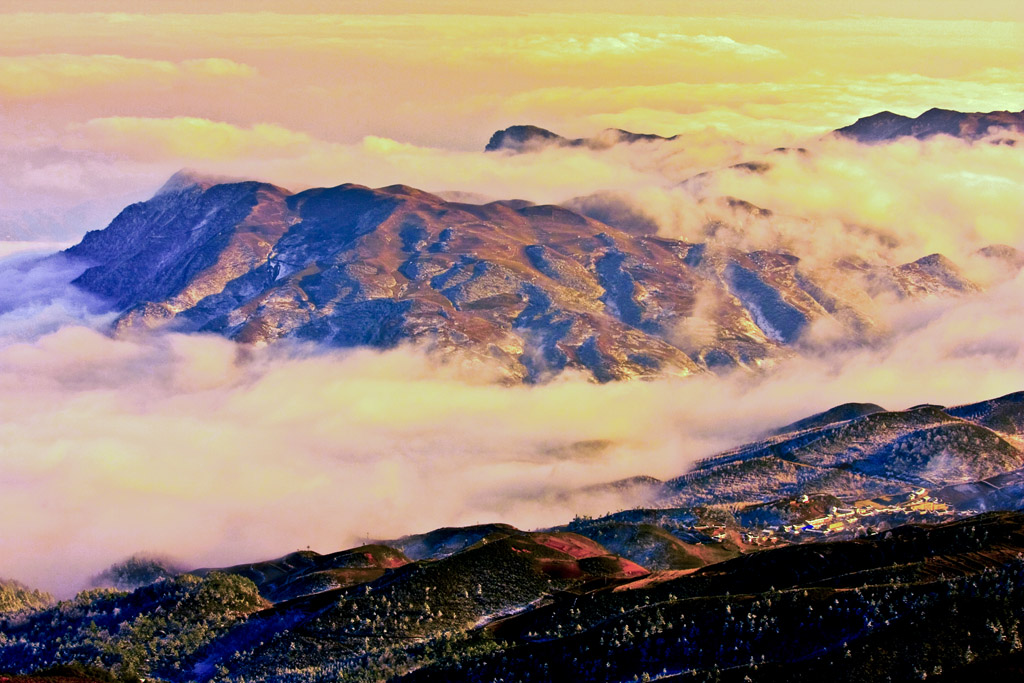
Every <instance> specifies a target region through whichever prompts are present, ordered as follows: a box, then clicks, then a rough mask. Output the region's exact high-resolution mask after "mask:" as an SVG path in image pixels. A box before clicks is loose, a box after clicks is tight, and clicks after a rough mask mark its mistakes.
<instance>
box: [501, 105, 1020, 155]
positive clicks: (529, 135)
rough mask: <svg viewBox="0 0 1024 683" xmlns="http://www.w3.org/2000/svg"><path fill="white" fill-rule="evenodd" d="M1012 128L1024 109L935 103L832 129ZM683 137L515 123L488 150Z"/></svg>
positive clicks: (863, 137) (902, 132)
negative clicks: (564, 131)
mask: <svg viewBox="0 0 1024 683" xmlns="http://www.w3.org/2000/svg"><path fill="white" fill-rule="evenodd" d="M1007 133H1011V134H1012V133H1017V134H1019V133H1024V111H1019V112H1012V111H992V112H986V113H982V112H960V111H954V110H951V109H939V108H937V107H936V108H932V109H929V110H928V111H926V112H924V113H922V114H921V115H919V116H917V117H911V116H903V115H901V114H894V113H892V112H891V111H883V112H879V113H877V114H872V115H871V116H865V117H863V118H860V119H857V121H856V122H854V123H852V124H850V125H849V126H844V127H843V128H839V129H837V130H835V131H833V133H832V134H834V135H838V136H840V137H845V138H850V139H852V140H856V141H857V142H860V143H864V144H874V143H882V142H891V141H893V140H898V139H900V138H904V137H914V138H917V139H919V140H925V139H928V138H931V137H934V136H936V135H947V136H950V137H954V138H960V139H961V140H967V141H975V140H980V139H982V138H986V137H993V138H994V139H995V141H996V142H998V143H1000V144H1009V145H1013V144H1015V141H1014V140H1013V139H1012V138H1008V137H999V136H1000V134H1003V135H1005V134H1007ZM678 138H679V136H678V135H673V136H670V137H663V136H660V135H653V134H650V133H632V132H630V131H628V130H622V129H619V128H608V129H606V130H604V131H602V132H601V133H599V134H598V135H596V136H594V137H590V138H566V137H564V136H562V135H559V134H557V133H554V132H552V131H550V130H547V129H545V128H541V127H539V126H532V125H515V126H510V127H508V128H505V129H502V130H499V131H497V132H495V133H494V135H492V136H491V139H490V140H489V141H488V142H487V146H486V147H485V148H484V151H487V152H499V151H507V152H514V153H523V152H535V151H538V150H540V149H543V148H545V147H585V148H588V149H607V148H608V147H612V146H614V145H618V144H623V143H625V144H633V143H636V142H664V141H668V140H676V139H678Z"/></svg>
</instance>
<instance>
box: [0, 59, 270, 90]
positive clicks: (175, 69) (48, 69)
mask: <svg viewBox="0 0 1024 683" xmlns="http://www.w3.org/2000/svg"><path fill="white" fill-rule="evenodd" d="M255 73H256V70H255V69H253V68H252V67H251V66H248V65H246V64H240V63H238V62H234V61H232V60H230V59H222V58H207V59H189V60H185V61H182V62H169V61H164V60H158V59H143V58H138V57H124V56H121V55H73V54H42V55H27V56H20V57H0V96H8V97H17V98H28V97H39V96H53V95H56V94H61V93H68V92H77V91H82V90H87V89H89V88H94V87H96V86H99V85H111V84H125V83H126V82H132V81H142V82H156V83H159V84H171V83H174V82H176V81H180V80H182V79H185V78H189V77H193V78H248V77H251V76H253V75H254V74H255Z"/></svg>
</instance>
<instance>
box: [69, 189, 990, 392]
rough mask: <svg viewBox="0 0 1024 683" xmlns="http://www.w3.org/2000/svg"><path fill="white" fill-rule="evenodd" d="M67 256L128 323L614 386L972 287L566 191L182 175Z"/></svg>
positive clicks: (930, 269)
mask: <svg viewBox="0 0 1024 683" xmlns="http://www.w3.org/2000/svg"><path fill="white" fill-rule="evenodd" d="M740 208H742V207H740ZM751 210H756V209H751ZM64 256H65V257H70V258H73V259H79V260H81V261H82V262H84V263H85V264H88V265H89V267H88V268H87V269H86V270H85V271H84V272H83V273H82V275H81V276H80V277H78V278H77V279H76V280H75V282H74V284H75V285H77V286H78V287H80V288H82V289H85V290H87V291H89V292H91V293H93V294H96V295H98V296H100V297H103V298H105V299H106V300H107V301H109V302H110V303H111V305H112V306H113V307H114V309H115V310H116V311H118V312H119V313H120V316H119V318H118V320H117V327H118V329H121V330H125V329H129V328H134V327H144V328H147V327H155V326H164V325H168V326H170V327H171V328H173V329H177V330H181V331H204V332H216V333H219V334H223V335H225V336H228V337H230V338H232V339H236V340H238V341H240V342H262V341H274V340H276V339H282V338H289V339H296V340H304V341H313V342H318V343H323V344H326V345H329V346H335V347H350V346H373V347H377V348H389V347H393V346H395V345H397V344H399V343H401V342H405V341H411V342H415V343H419V344H422V345H425V346H427V347H429V348H432V349H435V350H438V351H440V352H443V353H447V352H451V351H459V352H463V353H467V354H469V355H475V356H477V357H481V358H486V359H488V361H489V362H492V363H494V364H496V365H497V366H499V367H501V368H504V370H505V372H506V373H507V376H508V377H509V378H510V379H512V380H517V381H518V380H525V381H531V382H532V381H543V380H544V379H546V378H549V377H552V376H554V375H556V374H558V373H560V372H561V371H562V370H564V369H566V368H578V369H581V370H584V371H586V372H589V373H590V374H592V375H593V376H594V377H595V378H596V379H598V380H601V381H608V380H613V379H625V378H629V377H636V376H643V375H653V374H659V373H663V372H669V373H675V374H684V375H685V374H692V373H695V372H702V371H705V370H708V369H717V368H722V367H756V366H758V365H760V364H762V363H764V362H765V361H770V360H771V359H772V358H775V357H778V356H779V355H780V354H782V355H786V354H789V353H791V350H790V347H791V346H792V344H794V343H795V342H796V341H797V340H798V339H799V337H800V335H801V333H802V332H803V330H804V329H806V328H807V327H808V326H809V325H810V324H811V323H812V322H813V321H814V320H817V319H820V318H825V317H827V318H832V319H834V320H835V321H836V322H838V323H839V324H840V325H842V326H843V327H844V328H846V329H847V330H848V331H849V333H850V335H851V339H865V338H869V337H870V336H871V335H872V334H874V332H873V330H874V323H873V322H872V321H871V319H870V317H869V316H867V315H865V314H864V313H862V312H860V311H859V310H858V304H857V301H858V300H862V299H863V298H864V297H868V298H870V297H873V296H877V295H878V294H880V293H887V294H888V295H894V296H896V297H899V298H907V297H917V296H922V295H942V296H946V295H959V294H965V293H969V292H973V291H976V290H977V286H976V285H974V284H973V283H972V282H970V281H969V280H967V279H966V278H965V277H964V276H963V275H962V274H961V273H960V272H959V271H958V269H957V267H956V266H955V265H954V264H953V263H952V262H950V261H949V260H948V259H946V258H945V257H942V256H940V255H938V254H935V255H931V256H927V257H924V258H922V259H919V260H918V261H915V262H912V263H908V264H904V265H901V266H887V265H884V264H874V265H873V264H868V263H861V262H856V263H855V262H851V261H844V262H840V263H837V264H836V265H835V267H836V268H838V269H840V270H841V271H844V272H845V273H846V274H847V275H848V278H847V279H848V280H849V282H850V283H860V285H859V286H860V287H861V291H860V292H855V291H853V292H852V294H851V290H850V288H849V286H847V288H846V291H845V292H842V293H840V292H837V291H832V290H831V287H830V286H829V285H828V284H826V283H825V282H824V281H818V280H817V279H816V277H815V276H814V274H813V273H809V272H804V271H803V270H802V269H800V268H799V264H800V260H799V258H797V257H796V256H793V255H791V254H787V253H782V252H769V251H757V252H750V253H744V252H741V251H739V250H736V249H732V248H726V247H718V246H716V245H714V244H711V243H697V244H694V243H686V242H681V241H678V240H672V239H666V238H662V237H658V236H657V235H647V234H640V235H637V234H632V233H627V232H623V231H620V230H618V229H616V228H614V227H612V226H610V225H607V224H604V223H601V222H599V221H597V220H594V219H591V218H587V217H585V216H582V215H580V214H578V213H575V212H573V211H570V210H568V209H565V208H563V207H559V206H536V205H533V204H530V203H529V202H517V201H497V202H492V203H489V204H485V205H475V204H464V203H457V202H448V201H445V200H443V199H441V198H440V197H437V196H435V195H432V194H429V193H426V192H422V191H420V190H416V189H414V188H410V187H405V186H391V187H384V188H379V189H370V188H367V187H362V186H359V185H339V186H337V187H333V188H318V189H312V190H306V191H305V192H300V193H298V194H293V193H291V192H289V191H287V190H285V189H283V188H280V187H276V186H274V185H270V184H266V183H259V182H254V181H246V182H231V183H217V182H216V181H213V180H210V179H207V178H198V179H196V180H195V181H194V182H193V181H192V179H191V177H190V176H189V175H188V174H179V175H178V176H176V177H175V178H173V179H172V180H171V181H169V182H168V184H167V185H165V187H164V189H162V190H161V191H160V192H158V193H157V194H156V195H155V196H154V197H153V198H152V199H150V200H149V201H146V202H142V203H139V204H134V205H132V206H129V207H127V208H126V209H125V210H124V211H122V212H121V214H120V215H118V216H117V218H115V219H114V221H113V222H112V223H111V224H110V226H108V227H107V228H106V229H104V230H99V231H93V232H90V233H88V234H87V235H86V236H85V237H84V238H83V239H82V241H81V242H80V243H79V244H77V245H75V246H73V247H71V248H69V249H68V250H66V251H65V252H64ZM698 295H700V297H701V301H702V306H701V307H700V308H698ZM851 296H852V298H851ZM709 301H710V302H712V305H711V306H710V308H709V306H708V302H709Z"/></svg>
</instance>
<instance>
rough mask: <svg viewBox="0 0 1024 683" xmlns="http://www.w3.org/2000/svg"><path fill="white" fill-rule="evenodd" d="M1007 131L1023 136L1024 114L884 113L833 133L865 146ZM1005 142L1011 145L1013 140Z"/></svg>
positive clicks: (968, 137) (930, 111)
mask: <svg viewBox="0 0 1024 683" xmlns="http://www.w3.org/2000/svg"><path fill="white" fill-rule="evenodd" d="M1007 132H1017V133H1024V111H1020V112H1011V111H993V112H988V113H963V112H958V111H951V110H948V109H929V110H928V111H926V112H925V113H923V114H921V115H920V116H918V117H917V118H911V117H909V116H900V115H899V114H894V113H892V112H891V111H883V112H879V113H878V114H874V115H872V116H867V117H865V118H862V119H858V120H857V122H856V123H853V124H851V125H849V126H846V127H845V128H840V129H839V130H837V131H836V133H837V134H838V135H841V136H843V137H848V138H853V139H854V140H856V141H857V142H864V143H874V142H888V141H890V140H896V139H898V138H902V137H915V138H917V139H919V140H924V139H926V138H930V137H932V136H935V135H949V136H952V137H956V138H962V139H964V140H978V139H981V138H984V137H987V136H989V135H994V134H999V133H1007ZM1007 142H1009V143H1011V144H1012V142H1013V141H1012V140H1009V141H1007Z"/></svg>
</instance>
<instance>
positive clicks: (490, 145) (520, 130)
mask: <svg viewBox="0 0 1024 683" xmlns="http://www.w3.org/2000/svg"><path fill="white" fill-rule="evenodd" d="M676 137H677V136H675V135H673V136H672V137H663V136H661V135H654V134H653V133H632V132H630V131H628V130H622V129H621V128H606V129H605V130H603V131H601V133H599V134H598V135H595V136H594V137H590V138H567V137H563V136H561V135H559V134H557V133H553V132H551V131H550V130H547V129H545V128H540V127H539V126H529V125H525V126H523V125H521V126H510V127H508V128H505V129H503V130H499V131H497V132H496V133H494V135H492V136H491V139H490V140H489V141H488V142H487V146H486V147H484V151H485V152H497V151H501V150H509V151H513V152H527V151H534V150H537V149H540V148H542V147H547V146H551V145H554V146H557V147H587V148H589V149H606V148H608V147H612V146H614V145H618V144H621V143H627V144H632V143H634V142H655V141H665V140H675V139H676Z"/></svg>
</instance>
